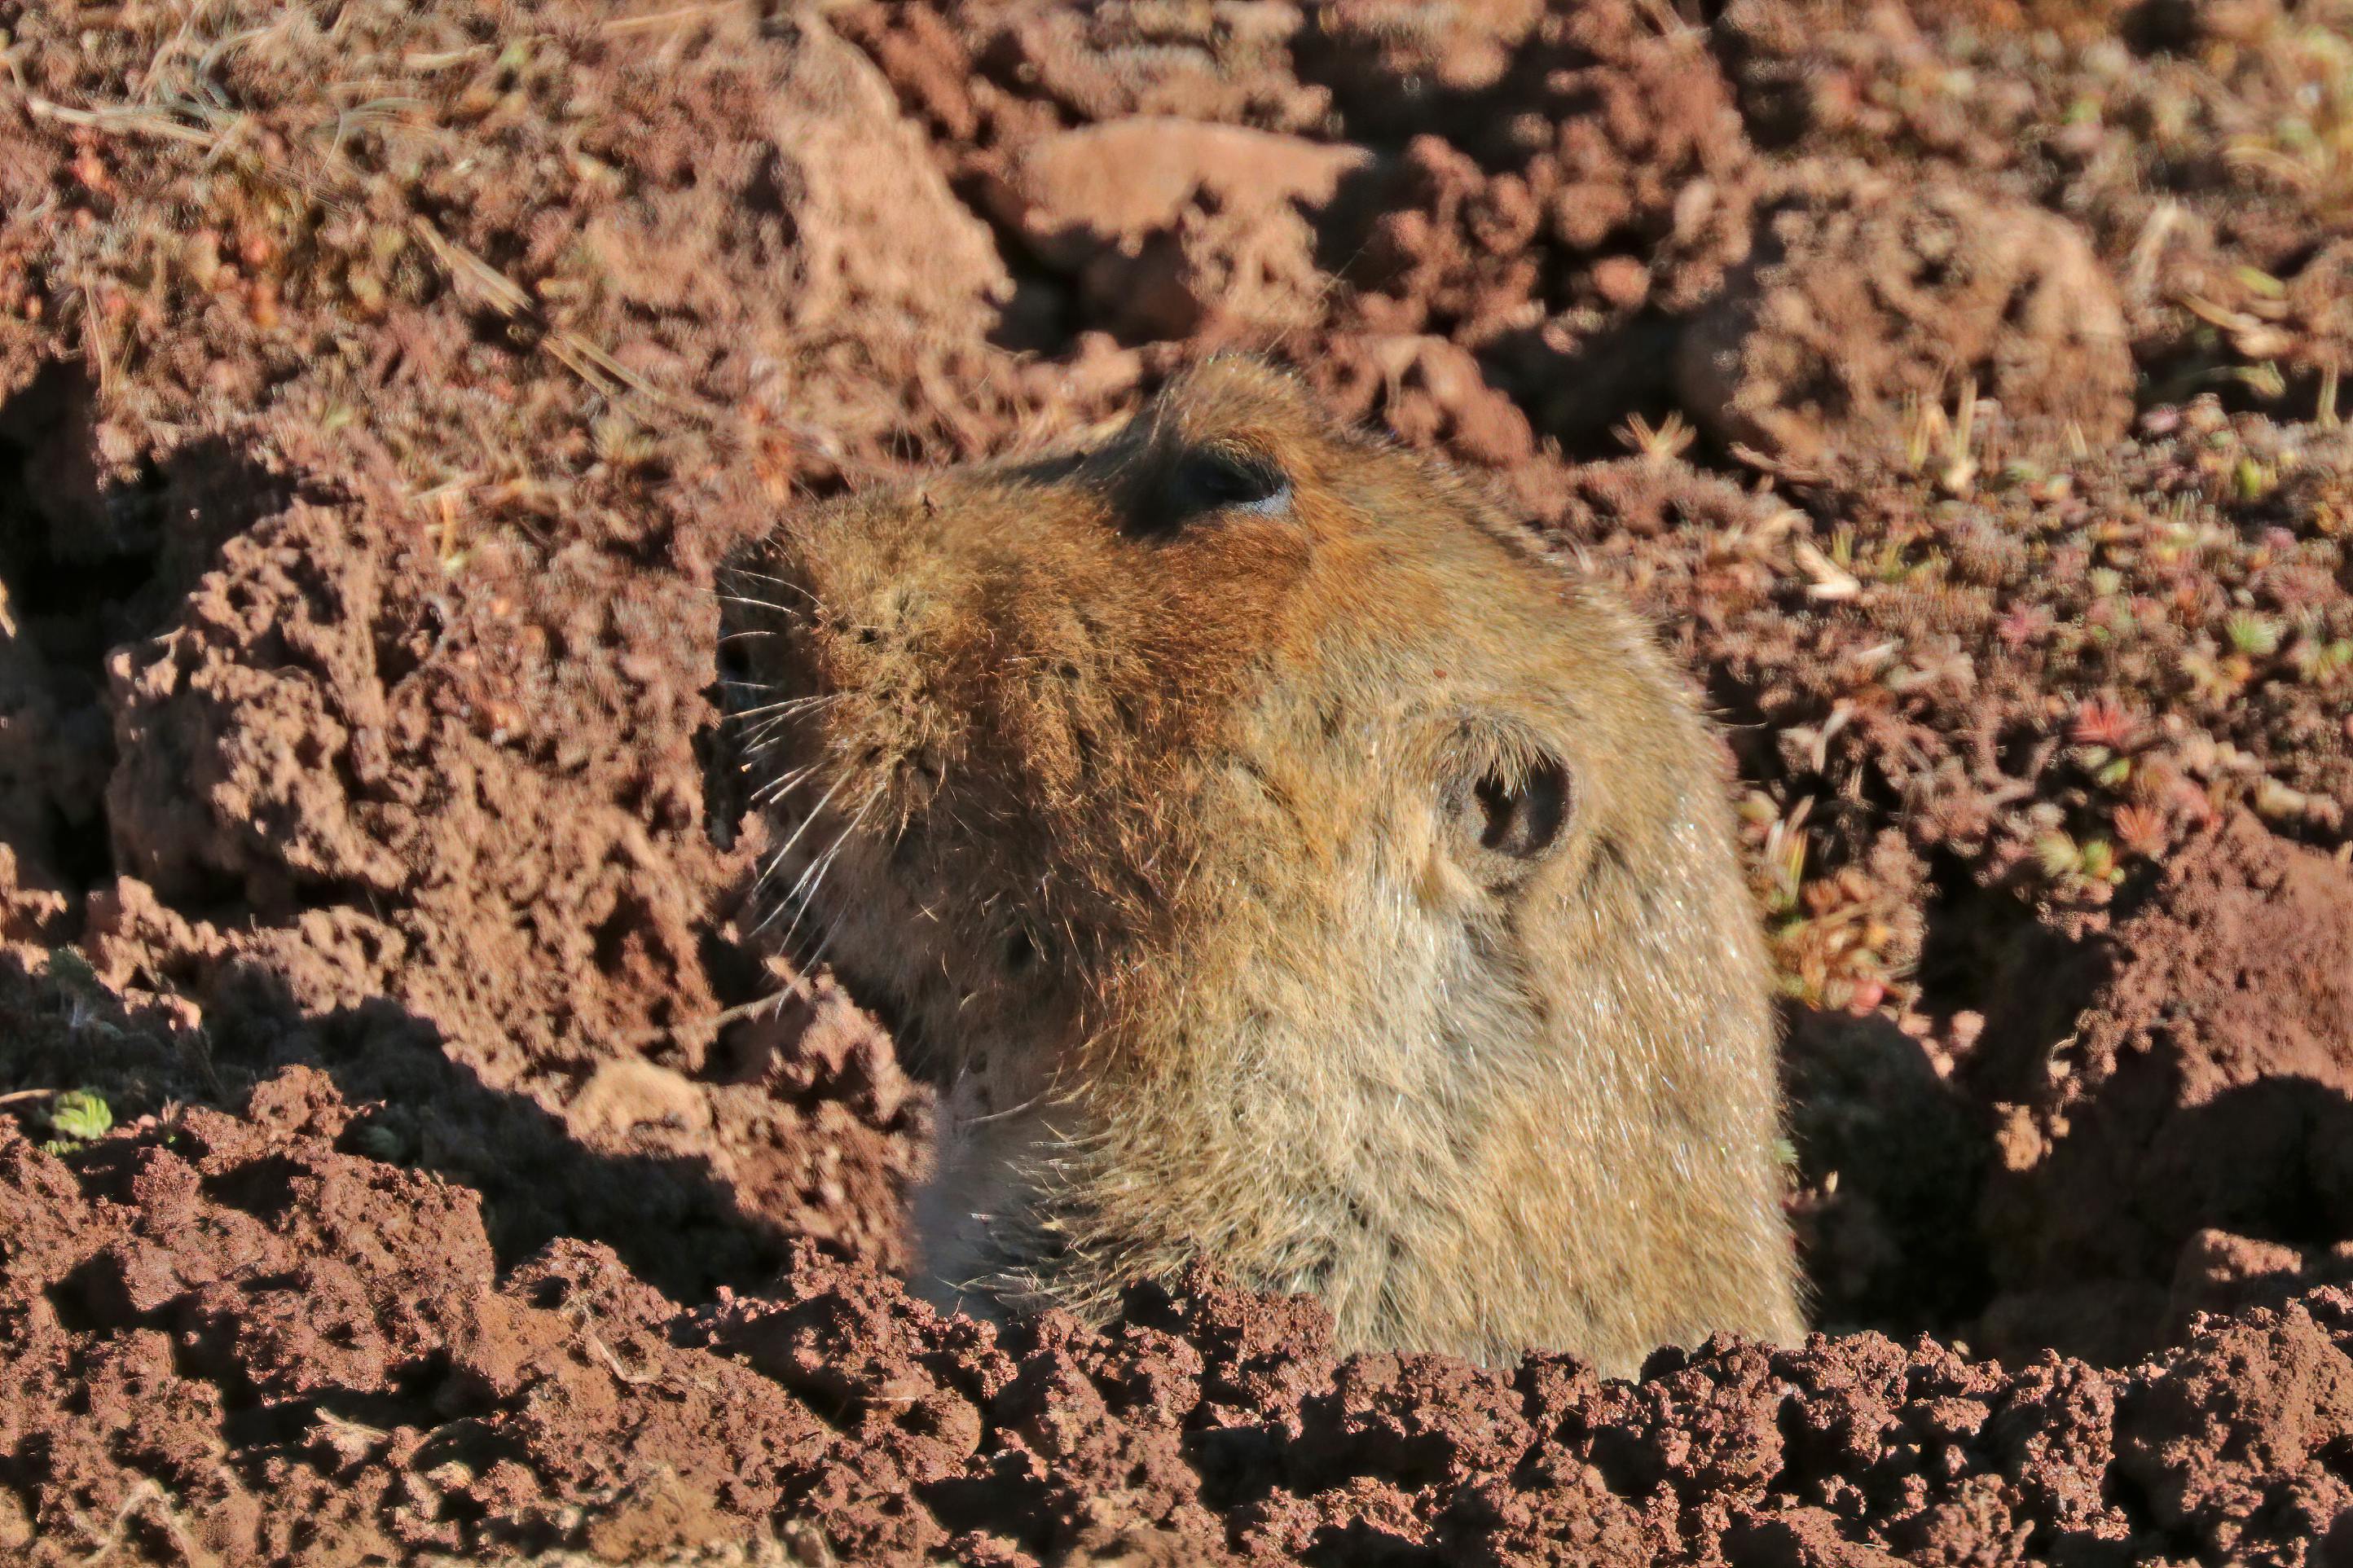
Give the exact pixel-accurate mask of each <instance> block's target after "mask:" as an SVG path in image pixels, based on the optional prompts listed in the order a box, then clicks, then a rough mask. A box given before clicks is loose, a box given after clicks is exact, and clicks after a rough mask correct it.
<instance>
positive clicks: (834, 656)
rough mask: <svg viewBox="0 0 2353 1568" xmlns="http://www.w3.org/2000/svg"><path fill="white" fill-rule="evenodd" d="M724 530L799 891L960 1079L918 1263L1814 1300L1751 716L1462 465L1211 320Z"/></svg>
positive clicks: (1645, 1345)
mask: <svg viewBox="0 0 2353 1568" xmlns="http://www.w3.org/2000/svg"><path fill="white" fill-rule="evenodd" d="M739 568H740V569H739V572H738V575H737V578H736V584H737V592H736V595H735V598H736V600H737V603H736V604H735V605H733V607H732V608H731V612H730V615H729V616H728V622H729V626H730V633H731V636H732V637H736V638H738V639H739V640H738V647H739V648H740V654H741V657H742V659H743V667H744V670H745V673H746V684H747V686H748V688H749V704H748V706H747V707H746V708H745V710H744V711H745V713H746V714H747V715H748V722H747V732H748V733H751V734H754V735H755V736H756V737H757V739H756V740H754V742H751V743H750V744H748V745H747V746H746V747H745V748H744V755H745V757H746V762H745V763H744V765H745V767H746V768H747V769H748V770H749V771H750V772H751V774H752V782H753V784H754V789H755V798H757V799H759V800H760V801H761V802H762V803H763V809H764V810H765V812H766V813H767V815H768V817H769V820H770V821H771V822H772V824H773V825H774V832H775V840H774V841H775V843H776V845H777V846H778V849H777V850H776V856H775V863H774V864H772V865H771V866H770V867H769V868H768V872H767V877H766V882H767V886H768V889H769V893H770V895H771V896H773V897H775V898H776V899H779V900H784V901H785V902H786V904H787V905H788V906H789V909H790V912H791V913H792V915H793V917H794V921H795V922H797V924H798V925H799V926H800V928H801V929H802V930H803V931H804V932H805V933H806V935H807V939H808V940H809V941H811V942H813V943H815V944H816V945H817V947H818V956H820V957H822V958H823V959H825V960H827V961H829V962H830V963H832V964H833V965H834V966H835V968H836V970H837V972H838V973H840V974H841V975H842V976H843V977H844V979H845V981H846V982H847V983H848V984H849V985H850V988H851V990H852V992H853V994H859V995H861V996H863V997H866V998H869V999H871V1000H872V1001H873V1002H874V1003H876V1004H877V1005H878V1006H880V1007H881V1010H883V1011H884V1012H885V1014H886V1016H889V1017H890V1018H891V1020H892V1025H893V1026H894V1028H895V1029H896V1031H897V1037H898V1039H899V1042H900V1046H901V1049H902V1054H903V1055H904V1056H906V1058H908V1059H909V1060H910V1061H911V1062H912V1063H913V1064H914V1066H915V1067H916V1068H917V1069H918V1070H920V1071H922V1072H923V1073H924V1074H925V1075H926V1076H928V1077H929V1078H930V1079H932V1080H933V1081H934V1083H935V1085H936V1086H937V1089H938V1111H937V1119H938V1153H937V1158H936V1172H935V1174H934V1177H933V1179H932V1180H931V1182H930V1184H929V1185H928V1186H927V1187H926V1188H925V1189H924V1190H923V1192H922V1193H921V1194H918V1197H917V1199H916V1204H915V1222H914V1223H915V1229H916V1232H917V1242H918V1246H919V1248H920V1251H921V1254H922V1258H923V1263H922V1268H921V1269H920V1271H919V1275H918V1281H919V1288H920V1289H922V1291H923V1293H924V1294H926V1295H927V1296H929V1297H930V1298H931V1299H932V1300H934V1301H935V1302H937V1303H939V1304H942V1305H944V1306H958V1307H963V1308H965V1309H966V1310H976V1311H978V1312H981V1313H982V1314H983V1315H999V1316H1001V1315H1002V1314H1004V1313H1006V1312H1009V1311H1015V1310H1030V1309H1035V1308H1040V1307H1046V1306H1060V1307H1064V1308H1068V1309H1071V1310H1075V1311H1078V1312H1080V1313H1082V1314H1084V1315H1088V1316H1090V1317H1095V1318H1100V1317H1103V1316H1105V1315H1107V1314H1109V1313H1110V1312H1111V1311H1112V1310H1113V1309H1114V1308H1115V1306H1116V1303H1117V1300H1118V1297H1119V1295H1120V1294H1121V1292H1122V1291H1123V1289H1124V1287H1125V1286H1126V1284H1127V1283H1128V1282H1129V1281H1131V1280H1132V1279H1139V1278H1163V1279H1165V1278H1167V1277H1169V1276H1172V1275H1173V1274H1175V1273H1176V1271H1178V1270H1179V1269H1180V1268H1182V1267H1183V1266H1184V1265H1185V1264H1186V1263H1187V1261H1188V1260H1189V1259H1190V1258H1194V1257H1197V1256H1198V1257H1206V1258H1208V1259H1209V1260H1210V1261H1212V1262H1213V1263H1214V1264H1216V1265H1218V1266H1219V1268H1222V1269H1223V1270H1225V1271H1226V1272H1227V1273H1228V1274H1229V1276H1230V1277H1232V1278H1234V1279H1238V1280H1239V1281H1241V1282H1245V1283H1247V1284H1250V1285H1251V1286H1253V1287H1257V1288H1260V1289H1271V1290H1277V1291H1291V1292H1299V1291H1304V1292H1308V1293H1311V1294H1313V1295H1314V1296H1316V1297H1318V1298H1320V1299H1321V1300H1323V1301H1324V1304H1325V1305H1326V1307H1327V1308H1328V1309H1329V1310H1330V1312H1331V1315H1332V1319H1333V1323H1334V1334H1335V1344H1336V1345H1337V1346H1338V1348H1340V1349H1342V1350H1347V1351H1353V1350H1397V1351H1439V1352H1454V1353H1458V1354H1461V1355H1463V1356H1466V1357H1469V1358H1472V1359H1473V1360H1477V1361H1482V1362H1486V1363H1508V1362H1510V1361H1511V1360H1513V1359H1514V1358H1515V1357H1516V1356H1517V1355H1518V1354H1520V1353H1521V1352H1523V1351H1525V1350H1529V1349H1547V1350H1556V1351H1566V1352H1574V1353H1575V1354H1577V1355H1579V1356H1581V1357H1584V1358H1586V1359H1588V1360H1589V1361H1590V1362H1592V1363H1595V1364H1596V1365H1597V1366H1599V1368H1600V1369H1602V1370H1603V1371H1605V1372H1608V1373H1630V1372H1632V1371H1633V1370H1635V1369H1636V1368H1637V1367H1638V1366H1639V1364H1640V1363H1641V1361H1642V1360H1643V1358H1644V1357H1645V1356H1646V1355H1647V1354H1648V1353H1649V1352H1651V1350H1652V1349H1653V1348H1655V1347H1657V1346H1660V1345H1662V1344H1668V1343H1675V1344H1691V1343H1694V1342H1697V1341H1698V1340H1700V1339H1702V1338H1704V1337H1705V1336H1706V1335H1707V1334H1709V1333H1711V1332H1714V1331H1735V1332H1738V1333H1742V1334H1746V1335H1750V1336H1755V1337H1757V1338H1761V1339H1764V1340H1767V1341H1771V1342H1791V1341H1793V1340H1795V1339H1796V1338H1797V1337H1798V1336H1799V1335H1801V1334H1802V1333H1803V1331H1804V1324H1803V1314H1802V1310H1801V1301H1800V1286H1799V1279H1798V1274H1797V1268H1796V1262H1795V1258H1794V1253H1793V1250H1792V1246H1791V1240H1790V1233H1789V1229H1788V1220H1787V1217H1786V1215H1785V1213H1784V1208H1783V1196H1784V1182H1785V1175H1784V1171H1783V1166H1782V1163H1781V1160H1780V1158H1779V1156H1778V1152H1777V1147H1778V1141H1779V1139H1780V1137H1781V1133H1782V1128H1783V1110H1782V1106H1781V1103H1780V1099H1779V1091H1778V1087H1777V1080H1776V1074H1775V1052H1776V1031H1775V1024H1774V1020H1773V1016H1772V1011H1771V1006H1770V1001H1769V991H1770V986H1769V982H1768V973H1767V961H1766V957H1765V952H1764V949H1763V945H1762V940H1761V936H1760V933H1759V931H1758V930H1757V916H1756V911H1755V910H1754V906H1753V904H1752V903H1751V901H1750V900H1749V898H1748V895H1747V893H1746V888H1745V883H1744V879H1743V877H1742V874H1741V870H1740V867H1739V863H1738V859H1737V851H1736V845H1735V839H1734V835H1733V831H1732V818H1731V814H1730V810H1729V806H1728V803H1727V798H1726V784H1725V775H1724V767H1723V761H1722V759H1723V756H1724V752H1723V750H1722V748H1721V747H1719V746H1718V745H1717V744H1716V743H1715V741H1714V739H1713V737H1712V734H1711V732H1710V731H1709V729H1708V728H1707V725H1706V723H1705V721H1704V717H1703V715H1702V714H1701V712H1700V711H1699V710H1698V708H1697V706H1696V704H1695V702H1694V700H1693V699H1692V697H1691V696H1690V694H1689V693H1688V692H1687V691H1686V689H1685V687H1684V685H1683V682H1682V681H1681V680H1680V679H1679V678H1678V677H1677V676H1676V675H1675V674H1674V673H1673V672H1672V667H1671V665H1670V664H1669V663H1668V661H1667V660H1666V659H1665V658H1664V657H1663V656H1662V653H1661V652H1660V651H1659V650H1658V649H1657V648H1656V647H1654V646H1653V641H1652V638H1651V634H1650V632H1649V630H1648V628H1647V627H1646V626H1645V625H1644V624H1643V623H1641V621H1640V620H1638V619H1637V618H1636V617H1635V616H1633V615H1632V614H1631V613H1630V611H1629V610H1628V609H1626V608H1625V607H1623V606H1622V605H1620V603H1619V602H1618V601H1616V600H1615V599H1614V598H1613V597H1612V596H1611V595H1609V593H1608V592H1607V591H1605V589H1604V588H1603V587H1602V586H1600V585H1599V584H1595V583H1593V582H1591V581H1588V580H1586V579H1584V578H1583V577H1581V576H1580V575H1578V574H1577V573H1575V572H1574V571H1572V570H1570V569H1568V568H1567V567H1566V566H1565V565H1563V564H1561V563H1556V562H1555V561H1553V560H1550V559H1548V558H1546V557H1545V556H1544V555H1543V553H1542V552H1541V551H1540V550H1539V549H1538V548H1537V547H1536V546H1535V543H1534V541H1533V539H1532V536H1530V535H1529V534H1528V532H1527V531H1525V530H1524V529H1521V528H1519V527H1518V526H1517V525H1515V524H1514V523H1513V522H1512V521H1509V520H1508V519H1506V518H1505V517H1504V516H1503V515H1502V514H1501V512H1500V511H1499V510H1496V509H1495V508H1494V507H1493V505H1492V503H1491V502H1490V501H1489V500H1487V499H1486V498H1485V497H1484V496H1483V494H1482V492H1481V491H1480V490H1479V489H1477V488H1475V487H1474V486H1473V485H1472V484H1471V483H1469V482H1467V481H1466V480H1464V479H1462V478H1461V477H1459V476H1457V475H1456V474H1454V473H1453V472H1451V470H1449V469H1448V468H1446V467H1444V466H1443V465H1442V464H1440V463H1439V462H1437V461H1435V460H1433V459H1430V458H1425V457H1422V456H1419V455H1416V454H1414V453H1411V452H1409V451H1407V450H1404V449H1402V448H1400V447H1398V446H1396V445H1395V444H1394V443H1392V442H1388V441H1385V440H1383V439H1380V438H1377V437H1374V436H1371V435H1368V434H1365V433H1360V432H1357V431H1356V430H1353V429H1350V428H1348V427H1345V426H1341V425H1338V424H1336V423H1335V422H1334V421H1333V420H1332V419H1330V418H1329V417H1328V416H1325V415H1324V413H1322V412H1321V411H1320V410H1319V408H1318V406H1317V405H1316V404H1315V403H1314V398H1313V396H1312V395H1310V394H1309V393H1308V392H1307V391H1306V390H1305V389H1304V388H1303V386H1302V385H1301V384H1298V383H1297V382H1296V381H1294V380H1293V379H1292V378H1291V377H1290V376H1288V375H1287V374H1284V373H1282V372H1280V371H1278V370H1276V369H1274V368H1272V367H1271V366H1269V365H1267V364H1265V363H1261V362H1259V361H1255V360H1250V359H1235V358H1227V359H1218V360H1212V361H1209V362H1208V363H1204V364H1202V365H1199V366H1197V367H1196V368H1194V369H1192V370H1190V371H1188V372H1187V373H1185V374H1182V375H1181V376H1180V377H1178V378H1177V379H1176V380H1174V381H1172V382H1171V383H1170V384H1168V385H1167V386H1166V388H1164V389H1163V390H1162V391H1161V392H1160V393H1159V394H1158V395H1157V396H1156V397H1155V399H1154V400H1153V401H1152V402H1151V403H1150V404H1149V405H1148V406H1146V407H1145V409H1144V410H1143V411H1142V412H1140V413H1139V414H1137V415H1136V416H1134V417H1133V418H1132V419H1131V420H1129V421H1128V422H1127V423H1126V424H1125V425H1124V427H1121V428H1119V429H1117V430H1116V431H1114V432H1113V433H1110V434H1108V435H1103V436H1100V437H1098V438H1097V439H1095V440H1093V441H1092V442H1091V443H1088V444H1084V445H1082V446H1078V447H1072V448H1071V449H1068V450H1064V451H1060V452H1057V453H1050V454H1047V455H1044V456H1039V457H1032V458H1027V459H1007V460H1003V461H998V462H993V463H986V464H979V465H976V466H972V467H968V468H957V469H952V470H948V471H945V472H941V473H938V474H935V475H933V476H931V477H929V478H927V479H923V480H922V481H920V482H917V483H913V484H907V485H901V486H896V487H892V488H885V489H873V490H870V491H867V492H864V493H858V494H853V495H850V496H848V497H846V498H840V499H837V500H829V501H826V502H823V503H819V504H816V505H812V506H810V507H808V508H807V509H805V510H801V511H800V512H798V513H797V514H795V515H792V516H790V517H788V518H786V520H785V521H782V522H781V523H780V524H779V525H778V527H777V528H776V531H774V533H773V534H772V535H771V536H770V537H768V538H767V539H765V540H764V541H762V542H760V543H759V544H758V545H757V546H755V547H754V549H753V550H752V552H750V553H749V554H748V555H747V556H746V557H744V558H743V559H742V560H741V562H740V563H739Z"/></svg>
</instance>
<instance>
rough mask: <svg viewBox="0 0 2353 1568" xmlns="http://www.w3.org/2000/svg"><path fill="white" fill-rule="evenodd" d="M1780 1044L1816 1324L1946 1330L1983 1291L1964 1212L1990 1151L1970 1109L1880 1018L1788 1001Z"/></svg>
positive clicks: (1978, 1242) (1982, 1269)
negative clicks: (1793, 1007) (1789, 1010)
mask: <svg viewBox="0 0 2353 1568" xmlns="http://www.w3.org/2000/svg"><path fill="white" fill-rule="evenodd" d="M1786 1040H1787V1043H1786V1045H1785V1046H1784V1047H1783V1053H1782V1074H1783V1078H1784V1081H1785V1084H1786V1087H1787V1089H1788V1094H1789V1099H1790V1103H1791V1121H1792V1131H1793V1134H1794V1136H1793V1142H1795V1143H1796V1145H1797V1153H1798V1164H1799V1179H1800V1182H1801V1184H1802V1186H1803V1188H1804V1189H1805V1191H1806V1192H1807V1193H1808V1194H1809V1196H1808V1197H1807V1198H1806V1200H1805V1201H1803V1202H1802V1203H1801V1204H1800V1205H1799V1212H1798V1215H1797V1222H1798V1235H1799V1248H1800V1250H1801V1252H1802V1254H1803V1258H1804V1267H1805V1274H1806V1278H1807V1279H1808V1281H1809V1282H1810V1286H1811V1288H1812V1291H1813V1316H1814V1321H1815V1322H1816V1324H1817V1326H1819V1327H1820V1328H1823V1329H1826V1330H1830V1331H1843V1330H1850V1329H1855V1328H1862V1327H1866V1326H1867V1327H1872V1328H1876V1329H1879V1330H1881V1331H1883V1332H1886V1333H1890V1334H1895V1335H1899V1336H1900V1335H1906V1334H1911V1333H1915V1332H1922V1331H1927V1332H1936V1333H1942V1334H1946V1335H1949V1334H1951V1333H1952V1332H1954V1331H1955V1329H1956V1327H1957V1325H1960V1324H1963V1323H1966V1322H1967V1321H1969V1319H1970V1318H1971V1317H1973V1316H1974V1315H1975V1314H1976V1313H1977V1312H1978V1310H1980V1309H1981V1308H1982V1307H1983V1305H1984V1303H1985V1300H1986V1297H1987V1293H1988V1289H1989V1281H1988V1276H1987V1272H1986V1258H1985V1244H1984V1241H1983V1239H1982V1238H1981V1237H1979V1235H1978V1230H1977V1226H1976V1218H1977V1209H1978V1193H1979V1190H1980V1188H1981V1187H1982V1185H1983V1184H1984V1180H1985V1173H1986V1168H1987V1165H1988V1163H1989V1159H1990V1156H1991V1152H1992V1151H1991V1139H1990V1137H1989V1135H1988V1132H1987V1131H1986V1129H1985V1128H1984V1127H1983V1125H1982V1120H1983V1119H1982V1115H1981V1113H1980V1111H1979V1110H1978V1107H1977V1106H1976V1105H1975V1104H1973V1103H1972V1102H1971V1101H1970V1100H1968V1099H1966V1098H1965V1097H1964V1096H1962V1095H1961V1094H1960V1093H1959V1092H1958V1091H1957V1090H1956V1089H1955V1088H1954V1087H1953V1085H1952V1083H1951V1082H1950V1081H1949V1080H1947V1079H1944V1078H1940V1077H1939V1076H1937V1074H1936V1069H1935V1068H1934V1067H1933V1066H1932V1065H1931V1062H1930V1059H1929V1058H1928V1056H1927V1054H1926V1051H1924V1049H1923V1048H1922V1047H1921V1044H1920V1042H1919V1041H1917V1040H1915V1039H1914V1038H1912V1037H1910V1036H1908V1035H1906V1034H1905V1033H1904V1032H1903V1031H1902V1030H1901V1029H1899V1028H1897V1027H1896V1026H1895V1025H1894V1023H1893V1022H1892V1021H1891V1020H1889V1019H1888V1018H1887V1017H1885V1016H1882V1015H1877V1014H1874V1015H1872V1016H1867V1017H1855V1016H1851V1015H1848V1014H1844V1013H1827V1012H1820V1011H1816V1010H1813V1009H1810V1008H1800V1009H1796V1010H1794V1011H1793V1014H1792V1016H1791V1017H1790V1019H1789V1022H1788V1033H1787V1037H1786Z"/></svg>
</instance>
